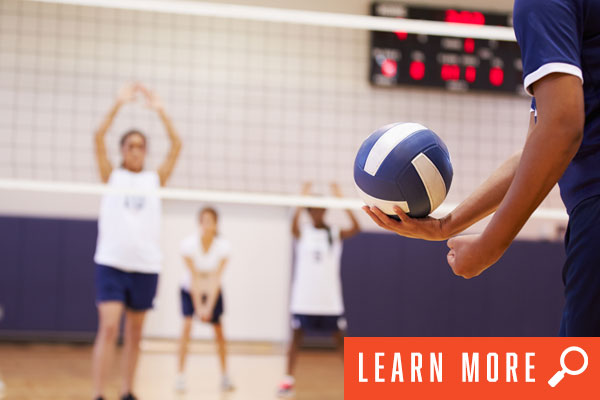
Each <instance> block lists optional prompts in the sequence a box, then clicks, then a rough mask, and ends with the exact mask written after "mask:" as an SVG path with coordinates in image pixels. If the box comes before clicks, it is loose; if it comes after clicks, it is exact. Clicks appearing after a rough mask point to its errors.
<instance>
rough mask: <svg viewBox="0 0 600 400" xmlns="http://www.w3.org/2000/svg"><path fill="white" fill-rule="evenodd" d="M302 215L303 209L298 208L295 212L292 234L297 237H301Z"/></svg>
mask: <svg viewBox="0 0 600 400" xmlns="http://www.w3.org/2000/svg"><path fill="white" fill-rule="evenodd" d="M301 213H302V208H301V207H298V208H296V211H295V212H294V218H293V219H292V234H293V235H294V236H295V237H298V236H300V226H299V225H300V214H301Z"/></svg>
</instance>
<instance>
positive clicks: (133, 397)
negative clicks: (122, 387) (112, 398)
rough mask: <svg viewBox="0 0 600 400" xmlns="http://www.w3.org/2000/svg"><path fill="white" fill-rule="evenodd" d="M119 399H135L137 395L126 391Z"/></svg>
mask: <svg viewBox="0 0 600 400" xmlns="http://www.w3.org/2000/svg"><path fill="white" fill-rule="evenodd" d="M121 400H137V397H135V396H134V395H133V394H131V393H128V394H126V395H125V396H123V397H121Z"/></svg>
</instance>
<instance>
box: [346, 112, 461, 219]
mask: <svg viewBox="0 0 600 400" xmlns="http://www.w3.org/2000/svg"><path fill="white" fill-rule="evenodd" d="M452 175H453V171H452V163H451V162H450V154H449V152H448V148H447V147H446V145H445V144H444V142H443V141H442V139H441V138H440V137H439V136H438V135H436V134H435V133H434V132H433V131H432V130H430V129H428V128H426V127H425V126H423V125H421V124H417V123H394V124H390V125H386V126H384V127H382V128H380V129H378V130H376V131H375V132H373V133H372V134H371V135H370V136H369V137H368V138H367V139H366V140H365V141H364V142H363V144H362V146H361V147H360V149H359V150H358V154H357V155H356V160H355V162H354V182H355V184H356V188H357V190H358V193H359V195H360V197H361V198H362V199H363V201H364V202H365V203H366V204H367V205H369V206H376V207H378V208H379V209H380V210H381V211H383V212H384V213H386V214H388V215H392V216H394V215H396V213H395V212H394V206H399V207H400V208H401V209H402V210H403V211H404V212H406V213H407V214H408V215H409V216H411V217H416V218H420V217H425V216H427V215H429V214H430V213H432V212H433V211H434V210H435V209H436V208H437V207H438V206H439V205H440V204H442V202H443V201H444V200H445V199H446V195H447V194H448V190H450V184H451V182H452Z"/></svg>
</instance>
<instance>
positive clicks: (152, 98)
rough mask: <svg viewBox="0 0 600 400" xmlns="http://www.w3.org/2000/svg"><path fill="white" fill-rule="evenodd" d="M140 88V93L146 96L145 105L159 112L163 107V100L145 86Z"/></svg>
mask: <svg viewBox="0 0 600 400" xmlns="http://www.w3.org/2000/svg"><path fill="white" fill-rule="evenodd" d="M140 90H141V91H142V93H144V96H145V97H146V107H148V108H150V109H152V110H154V111H157V112H160V111H162V110H163V109H164V105H163V102H162V100H161V98H160V97H158V95H157V94H156V93H154V92H153V91H152V90H150V89H148V88H146V87H145V86H140Z"/></svg>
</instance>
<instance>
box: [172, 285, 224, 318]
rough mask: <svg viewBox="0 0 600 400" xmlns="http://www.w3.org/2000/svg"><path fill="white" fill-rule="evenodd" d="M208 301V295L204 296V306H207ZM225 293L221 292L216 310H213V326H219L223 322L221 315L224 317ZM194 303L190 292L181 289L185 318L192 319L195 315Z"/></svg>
mask: <svg viewBox="0 0 600 400" xmlns="http://www.w3.org/2000/svg"><path fill="white" fill-rule="evenodd" d="M207 301H208V296H207V295H206V294H203V295H202V304H205V303H206V302H207ZM223 309H224V308H223V293H221V292H219V297H218V298H217V301H216V303H215V308H214V309H213V313H212V317H211V318H210V321H209V322H210V323H211V324H218V323H220V322H221V315H223ZM194 311H195V310H194V302H193V301H192V296H191V295H190V292H188V291H187V290H185V289H181V312H182V313H183V315H184V316H185V317H192V316H193V315H194Z"/></svg>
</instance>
